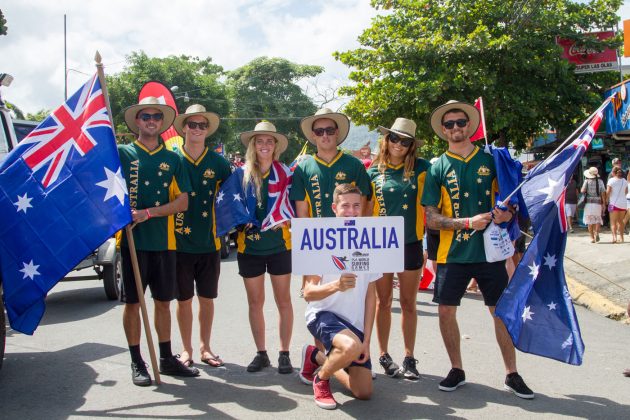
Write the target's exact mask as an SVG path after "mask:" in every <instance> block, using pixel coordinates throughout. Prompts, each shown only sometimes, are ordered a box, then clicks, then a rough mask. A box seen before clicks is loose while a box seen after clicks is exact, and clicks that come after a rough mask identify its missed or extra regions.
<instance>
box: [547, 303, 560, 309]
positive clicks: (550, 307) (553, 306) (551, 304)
mask: <svg viewBox="0 0 630 420" xmlns="http://www.w3.org/2000/svg"><path fill="white" fill-rule="evenodd" d="M557 305H558V304H557V303H555V302H554V301H551V303H550V304H548V305H547V306H549V310H550V311H555V310H556V306H557Z"/></svg>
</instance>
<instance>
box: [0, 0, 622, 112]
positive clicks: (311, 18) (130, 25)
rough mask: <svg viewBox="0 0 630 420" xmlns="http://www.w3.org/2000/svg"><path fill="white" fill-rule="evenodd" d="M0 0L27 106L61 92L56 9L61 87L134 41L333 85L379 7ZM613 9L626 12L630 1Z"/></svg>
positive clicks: (135, 46) (335, 2) (118, 64)
mask: <svg viewBox="0 0 630 420" xmlns="http://www.w3.org/2000/svg"><path fill="white" fill-rule="evenodd" d="M174 5H177V7H173V6H174ZM1 8H2V11H3V13H4V15H5V18H6V19H7V21H8V26H9V34H8V35H7V36H3V37H0V72H3V73H10V74H12V75H13V76H14V77H15V80H14V82H13V84H12V85H11V87H10V88H8V89H7V88H3V97H4V98H5V99H7V100H9V101H10V102H12V103H14V104H16V105H18V106H19V107H20V108H21V109H22V110H23V111H25V112H31V113H33V112H36V111H38V110H40V109H42V108H48V109H51V108H54V107H56V106H58V105H59V104H60V103H61V102H62V101H63V91H64V68H63V15H64V13H66V14H67V16H68V38H67V42H68V50H67V51H68V67H69V68H70V69H71V70H70V71H69V72H68V91H69V92H73V91H74V90H76V89H77V88H78V87H79V86H80V85H81V84H82V83H83V82H84V81H85V80H86V78H87V76H86V74H91V73H93V72H94V61H93V57H94V53H95V51H96V50H99V51H100V53H101V55H102V57H103V62H104V64H105V71H106V72H107V73H109V74H112V73H116V72H119V71H120V70H122V68H123V67H124V65H125V56H126V55H128V54H129V53H131V52H133V51H138V50H144V51H145V52H146V53H147V54H148V55H149V56H158V57H164V56H168V55H172V54H175V55H180V54H187V55H193V56H199V57H212V59H213V61H214V62H215V63H217V64H219V65H221V66H223V67H224V68H225V69H228V70H230V69H234V68H236V67H239V66H241V65H243V64H245V63H247V62H249V61H250V60H252V59H254V58H256V57H259V56H262V55H267V56H277V57H284V58H287V59H289V60H291V61H294V62H297V63H301V64H317V65H321V66H324V67H325V69H326V73H325V74H324V75H322V76H320V77H319V78H318V80H317V83H318V84H319V85H323V86H332V87H337V86H339V85H341V84H344V83H346V81H347V75H348V73H349V69H348V68H347V67H346V66H344V65H343V64H341V63H339V62H337V61H335V60H334V58H333V57H332V53H333V52H334V51H345V50H348V49H352V48H356V47H358V45H359V44H358V43H357V41H356V39H357V37H358V36H359V35H360V34H361V32H362V31H363V29H365V28H367V27H368V26H369V25H370V20H371V18H372V17H374V16H375V15H376V14H377V12H376V11H375V10H374V9H373V8H372V7H371V6H370V2H369V0H327V1H317V0H313V1H303V0H230V1H220V0H179V1H177V2H174V1H170V0H169V1H167V0H152V1H149V2H138V1H133V0H107V1H94V0H53V1H47V2H43V1H41V0H13V1H8V2H4V4H3V5H2V6H1ZM619 14H620V15H621V17H622V19H630V4H627V3H626V4H625V5H624V6H622V9H621V10H620V13H619ZM625 64H630V59H625Z"/></svg>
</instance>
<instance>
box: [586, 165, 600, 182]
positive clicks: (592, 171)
mask: <svg viewBox="0 0 630 420" xmlns="http://www.w3.org/2000/svg"><path fill="white" fill-rule="evenodd" d="M597 175H599V170H597V168H596V167H595V166H591V167H590V168H588V169H587V170H585V171H584V176H585V177H586V178H588V179H593V178H597Z"/></svg>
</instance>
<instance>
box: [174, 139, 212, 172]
mask: <svg viewBox="0 0 630 420" xmlns="http://www.w3.org/2000/svg"><path fill="white" fill-rule="evenodd" d="M208 150H209V149H208V147H207V146H206V147H205V148H204V149H203V153H202V154H201V155H200V156H199V157H198V158H197V160H195V159H193V158H192V156H190V155H189V154H188V153H187V152H186V148H184V147H182V148H181V151H182V155H183V156H184V157H185V158H186V160H187V161H189V162H190V163H192V164H193V165H195V166H199V164H200V163H201V161H202V160H203V158H204V157H206V155H207V154H208ZM204 175H205V174H204Z"/></svg>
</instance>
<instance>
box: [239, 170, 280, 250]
mask: <svg viewBox="0 0 630 420" xmlns="http://www.w3.org/2000/svg"><path fill="white" fill-rule="evenodd" d="M268 191H269V172H267V173H266V174H265V175H264V176H263V183H262V185H261V188H260V196H261V201H258V204H257V205H256V219H257V220H258V221H259V222H261V224H262V221H263V220H265V217H266V216H267V214H268V213H269V209H268V208H267V197H268V196H269V194H268ZM236 244H237V246H238V252H240V253H242V254H251V255H271V254H277V253H278V252H282V251H287V250H290V249H291V232H290V231H289V227H288V226H286V225H282V227H281V228H278V229H276V230H274V229H269V230H267V231H265V232H261V231H260V230H255V231H252V232H243V231H239V232H238V236H237V238H236Z"/></svg>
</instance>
